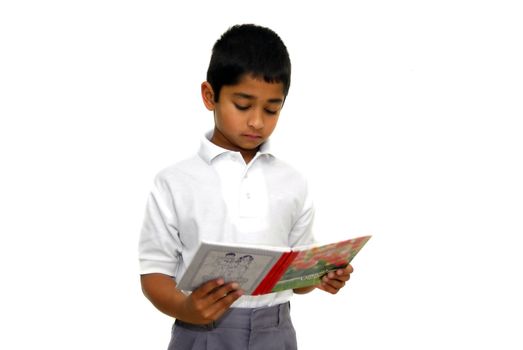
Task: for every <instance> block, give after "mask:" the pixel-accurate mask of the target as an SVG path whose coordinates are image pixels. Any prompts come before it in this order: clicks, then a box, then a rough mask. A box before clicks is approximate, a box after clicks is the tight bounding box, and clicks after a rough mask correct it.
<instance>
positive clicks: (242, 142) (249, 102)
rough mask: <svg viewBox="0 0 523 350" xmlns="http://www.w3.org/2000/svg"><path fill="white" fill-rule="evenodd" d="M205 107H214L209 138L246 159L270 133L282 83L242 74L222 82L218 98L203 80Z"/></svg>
mask: <svg viewBox="0 0 523 350" xmlns="http://www.w3.org/2000/svg"><path fill="white" fill-rule="evenodd" d="M202 97H203V100H204V103H205V106H206V107H207V109H209V110H212V111H214V133H213V136H212V139H211V141H212V142H213V143H214V144H216V145H218V146H221V147H223V148H225V149H229V150H232V151H237V152H240V153H241V154H242V156H243V158H244V159H245V161H246V162H249V161H250V160H251V159H252V158H253V157H254V155H255V154H256V152H257V151H258V148H259V146H260V145H261V144H262V143H264V142H265V141H266V140H267V139H268V138H269V136H271V134H272V132H273V131H274V128H275V127H276V124H277V122H278V117H279V114H280V110H281V108H282V106H283V101H284V97H285V96H284V95H283V84H282V83H267V82H265V81H264V80H263V79H255V78H253V77H252V76H244V77H243V78H242V79H240V82H239V83H238V84H236V85H225V86H223V87H222V89H221V91H220V98H219V102H215V101H214V92H213V90H212V87H211V86H210V84H209V83H207V82H204V83H203V84H202Z"/></svg>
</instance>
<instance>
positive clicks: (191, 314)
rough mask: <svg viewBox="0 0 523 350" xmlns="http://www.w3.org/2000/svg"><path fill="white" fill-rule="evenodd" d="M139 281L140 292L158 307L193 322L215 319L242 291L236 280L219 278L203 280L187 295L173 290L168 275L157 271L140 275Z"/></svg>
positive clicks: (206, 321)
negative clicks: (204, 281) (224, 280)
mask: <svg viewBox="0 0 523 350" xmlns="http://www.w3.org/2000/svg"><path fill="white" fill-rule="evenodd" d="M140 281H141V285H142V291H143V293H144V294H145V296H146V297H147V299H149V300H150V301H151V303H152V304H153V305H154V306H155V307H156V308H157V309H158V310H160V311H161V312H163V313H165V314H167V315H169V316H171V317H174V318H177V319H179V320H181V321H185V322H188V323H193V324H207V323H210V322H212V321H216V320H217V319H218V318H220V316H221V315H223V313H224V312H225V311H227V310H228V309H229V307H230V306H231V305H232V303H234V302H235V301H236V300H237V299H238V298H239V297H240V296H242V294H243V291H242V290H240V289H238V284H237V283H227V284H224V282H223V279H216V280H213V281H209V282H207V283H204V284H203V285H202V286H201V287H199V288H198V289H196V290H194V291H193V292H192V293H191V294H189V295H185V294H184V293H182V292H181V291H180V290H178V289H176V282H175V281H174V279H173V278H172V277H171V276H167V275H164V274H161V273H151V274H146V275H141V278H140Z"/></svg>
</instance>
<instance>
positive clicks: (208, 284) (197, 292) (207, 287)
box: [192, 278, 224, 299]
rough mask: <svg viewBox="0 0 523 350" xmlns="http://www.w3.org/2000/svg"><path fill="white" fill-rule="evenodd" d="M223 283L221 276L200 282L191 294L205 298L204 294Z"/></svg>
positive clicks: (198, 297)
mask: <svg viewBox="0 0 523 350" xmlns="http://www.w3.org/2000/svg"><path fill="white" fill-rule="evenodd" d="M223 284H224V281H223V278H217V279H215V280H212V281H209V282H206V283H204V284H202V285H201V286H200V287H198V288H196V289H195V290H194V291H193V292H192V296H193V297H194V298H197V299H203V298H205V296H207V295H208V294H209V293H211V292H212V291H213V290H215V289H216V288H218V287H220V286H222V285H223Z"/></svg>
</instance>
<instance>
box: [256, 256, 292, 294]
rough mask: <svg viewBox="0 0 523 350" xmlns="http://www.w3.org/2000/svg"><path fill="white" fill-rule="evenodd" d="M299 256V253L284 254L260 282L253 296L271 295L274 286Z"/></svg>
mask: <svg viewBox="0 0 523 350" xmlns="http://www.w3.org/2000/svg"><path fill="white" fill-rule="evenodd" d="M296 255H298V252H287V253H283V254H282V256H281V257H280V259H278V262H277V263H276V264H274V266H273V267H272V269H271V270H270V271H269V273H268V274H267V275H266V276H265V278H264V279H263V281H261V282H260V284H259V285H258V287H256V289H255V290H254V292H252V295H261V294H267V293H270V292H271V290H272V288H274V285H275V284H276V283H277V282H278V281H279V280H280V278H281V276H283V274H284V273H285V271H287V268H288V267H289V265H290V264H291V262H292V261H293V260H294V258H295V257H296Z"/></svg>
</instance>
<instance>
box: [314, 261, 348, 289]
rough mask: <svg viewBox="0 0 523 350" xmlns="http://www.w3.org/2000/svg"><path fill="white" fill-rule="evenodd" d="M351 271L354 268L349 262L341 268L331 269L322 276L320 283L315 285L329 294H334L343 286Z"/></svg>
mask: <svg viewBox="0 0 523 350" xmlns="http://www.w3.org/2000/svg"><path fill="white" fill-rule="evenodd" d="M353 271H354V269H353V268H352V266H351V265H350V264H349V265H347V267H345V268H343V269H338V270H336V271H331V272H329V273H328V274H326V275H325V276H323V277H322V279H321V284H319V285H318V286H316V288H318V289H321V290H323V291H325V292H328V293H331V294H336V293H338V292H339V290H340V289H341V288H343V287H344V286H345V283H346V282H347V281H348V280H349V279H350V274H351V273H352V272H353Z"/></svg>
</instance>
